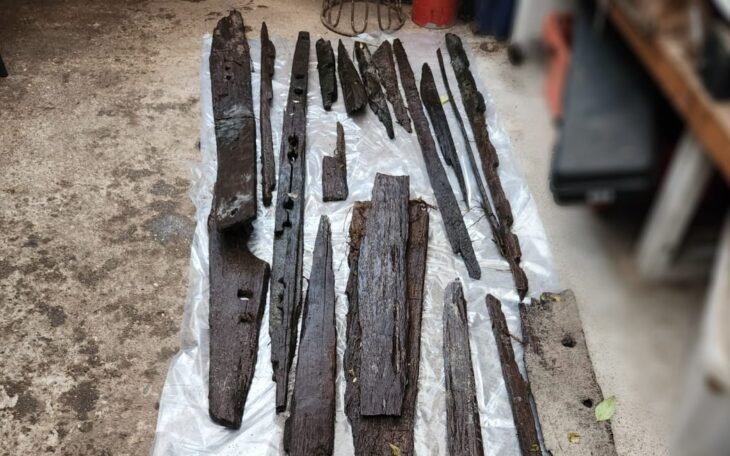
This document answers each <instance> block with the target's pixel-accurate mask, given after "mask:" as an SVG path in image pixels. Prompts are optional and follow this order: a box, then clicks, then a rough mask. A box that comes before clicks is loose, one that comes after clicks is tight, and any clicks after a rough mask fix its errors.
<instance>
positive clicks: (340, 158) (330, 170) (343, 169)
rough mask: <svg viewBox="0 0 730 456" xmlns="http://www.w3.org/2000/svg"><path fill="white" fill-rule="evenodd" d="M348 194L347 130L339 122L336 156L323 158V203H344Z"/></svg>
mask: <svg viewBox="0 0 730 456" xmlns="http://www.w3.org/2000/svg"><path fill="white" fill-rule="evenodd" d="M348 193H349V191H348V188H347V155H346V151H345V130H344V128H342V124H341V123H339V122H337V146H336V148H335V155H334V156H333V157H323V158H322V201H324V202H328V201H344V200H346V199H347V194H348Z"/></svg>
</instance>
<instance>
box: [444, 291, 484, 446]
mask: <svg viewBox="0 0 730 456" xmlns="http://www.w3.org/2000/svg"><path fill="white" fill-rule="evenodd" d="M443 320H444V321H443V324H444V378H445V380H446V423H447V440H448V447H449V454H452V455H463V456H472V455H477V456H481V455H483V454H484V444H483V442H482V427H481V424H480V420H479V403H478V402H477V394H476V387H475V382H474V369H473V367H472V363H471V349H470V346H469V319H468V317H467V314H466V301H465V300H464V291H463V290H462V288H461V281H459V280H458V279H457V280H455V281H453V282H451V283H450V284H449V285H448V286H447V287H446V292H445V293H444V317H443Z"/></svg>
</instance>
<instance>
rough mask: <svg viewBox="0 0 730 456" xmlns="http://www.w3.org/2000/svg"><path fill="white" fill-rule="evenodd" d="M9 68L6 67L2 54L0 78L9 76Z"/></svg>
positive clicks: (0, 57) (0, 58)
mask: <svg viewBox="0 0 730 456" xmlns="http://www.w3.org/2000/svg"><path fill="white" fill-rule="evenodd" d="M7 77H8V70H7V68H5V62H3V58H2V56H0V78H7Z"/></svg>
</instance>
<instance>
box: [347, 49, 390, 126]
mask: <svg viewBox="0 0 730 456" xmlns="http://www.w3.org/2000/svg"><path fill="white" fill-rule="evenodd" d="M355 58H356V59H357V65H358V67H359V68H360V77H361V78H362V82H363V84H365V91H366V92H367V94H368V103H369V104H370V109H371V110H372V111H373V113H375V115H376V116H377V117H378V120H380V122H381V123H382V124H383V125H384V126H385V131H386V132H387V133H388V138H390V139H393V138H394V137H395V132H394V131H393V120H392V119H391V118H390V111H389V110H388V102H387V101H386V99H385V94H384V93H383V88H382V87H381V86H380V80H379V79H378V73H377V72H376V71H375V67H374V66H373V58H372V56H371V55H370V50H369V49H368V46H367V44H365V43H363V42H361V41H355Z"/></svg>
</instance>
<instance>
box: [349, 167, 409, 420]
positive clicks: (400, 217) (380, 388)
mask: <svg viewBox="0 0 730 456" xmlns="http://www.w3.org/2000/svg"><path fill="white" fill-rule="evenodd" d="M408 182H409V179H408V176H387V175H384V174H378V175H376V176H375V183H374V184H373V194H372V207H371V209H370V217H369V218H368V220H367V223H366V225H365V235H364V237H363V240H362V244H361V246H360V255H359V260H358V264H357V295H358V305H359V317H360V327H361V328H362V330H363V331H362V365H361V371H360V380H359V382H360V413H361V414H362V415H364V416H375V415H400V414H401V407H402V405H403V390H404V388H405V386H406V381H407V380H406V355H407V353H406V349H407V345H406V342H407V340H406V333H407V328H408V312H407V309H406V306H407V303H406V283H407V282H406V245H407V243H408V199H409V198H408V197H409V188H408V187H409V184H408Z"/></svg>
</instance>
